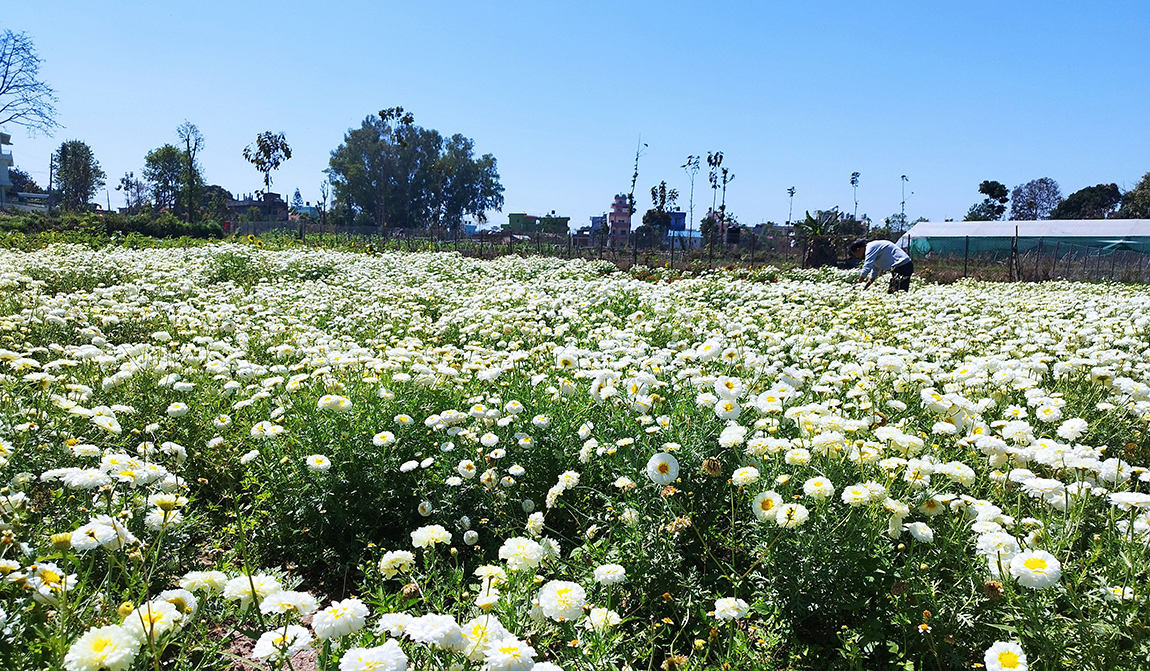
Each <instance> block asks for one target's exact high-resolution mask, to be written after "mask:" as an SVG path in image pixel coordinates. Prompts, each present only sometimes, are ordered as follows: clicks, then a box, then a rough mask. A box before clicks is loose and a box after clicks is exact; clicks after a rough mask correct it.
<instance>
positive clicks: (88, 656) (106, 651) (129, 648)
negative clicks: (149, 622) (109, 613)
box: [64, 625, 140, 671]
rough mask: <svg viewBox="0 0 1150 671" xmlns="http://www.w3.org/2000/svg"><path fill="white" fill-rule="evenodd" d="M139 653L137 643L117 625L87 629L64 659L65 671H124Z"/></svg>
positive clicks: (138, 644)
mask: <svg viewBox="0 0 1150 671" xmlns="http://www.w3.org/2000/svg"><path fill="white" fill-rule="evenodd" d="M139 652H140V641H138V640H137V639H136V638H135V637H133V636H132V635H131V634H130V633H128V632H127V631H125V630H124V629H123V628H122V627H119V626H117V625H109V626H106V627H98V628H96V629H89V630H88V631H87V632H86V633H85V634H84V635H83V636H81V637H80V638H78V639H76V642H75V643H73V644H72V645H71V647H69V648H68V653H67V654H66V655H64V668H65V669H67V671H97V670H98V669H105V668H106V669H108V670H109V671H125V669H127V668H128V667H129V666H131V665H132V662H133V661H134V660H135V659H136V655H137V654H138V653H139Z"/></svg>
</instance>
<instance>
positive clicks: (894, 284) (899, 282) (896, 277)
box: [886, 261, 914, 294]
mask: <svg viewBox="0 0 1150 671" xmlns="http://www.w3.org/2000/svg"><path fill="white" fill-rule="evenodd" d="M912 273H914V263H913V262H912V261H903V262H902V263H900V264H898V265H897V266H892V267H891V269H890V288H889V289H887V290H886V292H887V293H888V294H893V293H894V292H896V291H908V290H909V289H910V276H911V274H912Z"/></svg>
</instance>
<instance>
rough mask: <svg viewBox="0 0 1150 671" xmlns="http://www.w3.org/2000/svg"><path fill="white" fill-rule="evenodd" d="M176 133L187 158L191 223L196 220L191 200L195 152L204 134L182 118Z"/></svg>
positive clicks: (193, 185)
mask: <svg viewBox="0 0 1150 671" xmlns="http://www.w3.org/2000/svg"><path fill="white" fill-rule="evenodd" d="M176 134H177V135H179V136H180V142H183V143H184V154H185V156H186V158H187V159H188V222H189V223H192V222H195V220H196V207H195V201H194V200H193V197H194V195H195V193H194V192H195V188H196V154H197V153H199V151H200V150H201V149H203V148H204V136H203V135H202V134H201V133H200V129H199V128H196V124H194V123H189V122H188V120H187V119H184V123H182V124H180V126H179V128H177V129H176Z"/></svg>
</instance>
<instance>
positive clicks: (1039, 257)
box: [1034, 238, 1042, 282]
mask: <svg viewBox="0 0 1150 671" xmlns="http://www.w3.org/2000/svg"><path fill="white" fill-rule="evenodd" d="M1040 261H1042V238H1039V239H1038V249H1037V251H1035V252H1034V281H1035V282H1037V281H1038V264H1039V262H1040Z"/></svg>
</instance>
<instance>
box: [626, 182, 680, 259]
mask: <svg viewBox="0 0 1150 671" xmlns="http://www.w3.org/2000/svg"><path fill="white" fill-rule="evenodd" d="M678 199H679V192H678V191H677V190H675V189H668V188H667V182H665V181H663V182H659V184H658V185H656V186H653V187H651V205H652V207H651V209H649V210H647V211H646V212H644V213H643V222H642V224H641V225H640V226H639V228H638V229H636V234H637V235H638V237H639V240H640V241H641V242H642V243H643V245H644V246H652V245H654V244H658V243H659V241H661V240H662V239H663V238H664V237H665V236H666V235H667V231H668V230H670V228H671V214H670V210H671V208H672V207H674V206H675V201H677V200H678Z"/></svg>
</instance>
